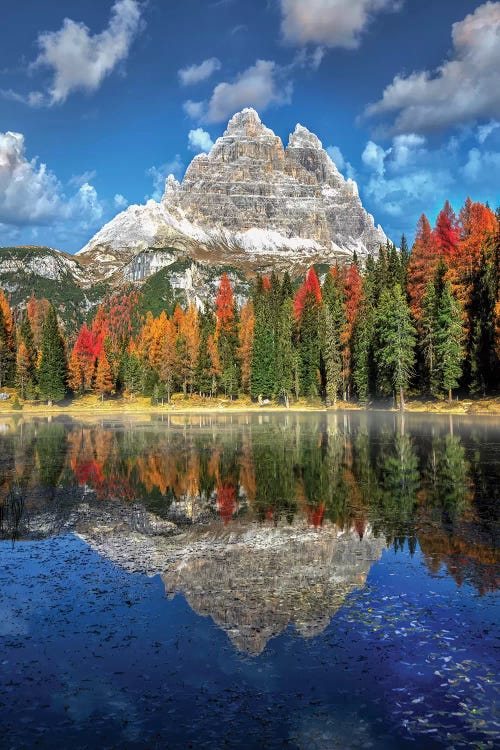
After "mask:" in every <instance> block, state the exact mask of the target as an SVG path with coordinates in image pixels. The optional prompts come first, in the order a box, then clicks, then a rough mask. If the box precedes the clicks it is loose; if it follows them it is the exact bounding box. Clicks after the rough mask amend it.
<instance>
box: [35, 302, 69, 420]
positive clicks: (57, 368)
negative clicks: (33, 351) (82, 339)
mask: <svg viewBox="0 0 500 750" xmlns="http://www.w3.org/2000/svg"><path fill="white" fill-rule="evenodd" d="M40 351H41V357H40V367H39V371H38V384H39V389H40V396H41V397H42V398H43V399H46V400H47V401H48V404H49V406H51V405H52V402H53V401H61V399H63V398H64V395H65V393H66V355H65V351H64V342H63V338H62V336H61V332H60V330H59V325H58V323H57V316H56V311H55V309H54V307H53V305H50V306H49V308H48V310H47V315H46V317H45V321H44V324H43V327H42V338H41V349H40Z"/></svg>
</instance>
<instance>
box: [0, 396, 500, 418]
mask: <svg viewBox="0 0 500 750" xmlns="http://www.w3.org/2000/svg"><path fill="white" fill-rule="evenodd" d="M7 390H8V389H7ZM10 394H11V397H10V399H9V400H8V401H2V402H0V414H9V415H11V416H12V415H14V414H16V413H18V414H32V415H35V416H36V415H38V416H44V415H47V414H69V415H79V414H81V415H93V416H96V415H99V414H145V413H150V414H165V413H171V412H174V413H196V412H213V413H220V412H245V411H256V412H262V411H272V412H284V411H307V412H314V411H322V412H324V411H334V410H337V411H343V410H363V409H364V407H362V406H360V405H359V404H356V403H347V402H344V401H339V402H338V403H337V405H336V407H329V409H328V410H326V409H325V406H324V403H323V402H322V401H321V400H320V399H317V400H307V399H299V400H298V401H294V402H293V403H291V404H290V408H289V409H288V410H287V409H286V407H285V406H281V405H279V404H276V403H274V402H272V401H271V402H270V403H268V404H263V405H260V404H258V403H254V402H253V401H252V400H251V399H250V398H248V397H246V396H243V397H240V398H238V399H236V400H234V401H231V400H230V399H225V398H222V397H221V398H214V399H207V398H200V397H199V396H192V397H190V398H184V396H183V395H182V394H176V395H175V396H173V397H172V399H171V401H170V403H169V404H167V403H165V404H161V403H159V404H158V405H151V399H149V398H145V397H142V396H136V397H133V398H130V397H128V398H126V397H121V396H120V397H118V396H117V397H110V398H107V399H105V400H104V401H101V400H100V399H99V398H98V397H97V396H95V395H94V394H87V395H85V396H79V397H77V398H73V399H67V400H65V401H63V402H60V403H57V404H54V405H52V406H50V407H49V406H48V405H47V404H46V403H42V402H28V401H26V402H22V401H21V402H20V408H18V409H15V408H13V403H14V401H15V391H10ZM369 408H370V409H374V410H383V411H397V409H396V408H395V407H394V405H393V404H392V402H390V401H386V402H374V403H371V404H370V405H369ZM406 411H407V412H410V413H419V412H422V413H430V414H477V415H486V416H487V415H490V416H495V415H499V416H500V397H497V398H481V399H463V400H454V401H453V402H452V403H451V404H449V403H448V402H447V401H436V400H427V401H424V400H418V399H414V400H412V399H410V400H408V401H407V403H406Z"/></svg>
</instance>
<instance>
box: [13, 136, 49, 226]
mask: <svg viewBox="0 0 500 750" xmlns="http://www.w3.org/2000/svg"><path fill="white" fill-rule="evenodd" d="M61 206H62V198H61V186H60V184H59V182H58V180H57V178H56V177H55V175H54V174H53V173H52V172H50V171H49V170H48V169H47V166H46V165H45V164H38V162H37V160H36V159H32V160H28V159H27V158H26V153H25V143H24V136H23V135H22V134H21V133H11V132H7V133H0V222H2V223H4V224H14V225H26V224H45V223H47V222H50V221H51V220H53V219H54V218H55V217H57V216H59V215H60V212H61Z"/></svg>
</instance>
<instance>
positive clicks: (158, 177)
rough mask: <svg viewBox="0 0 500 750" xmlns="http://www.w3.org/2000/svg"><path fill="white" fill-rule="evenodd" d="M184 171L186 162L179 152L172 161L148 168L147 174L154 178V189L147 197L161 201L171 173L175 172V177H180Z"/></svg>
mask: <svg viewBox="0 0 500 750" xmlns="http://www.w3.org/2000/svg"><path fill="white" fill-rule="evenodd" d="M183 171H184V162H183V161H182V159H181V157H180V155H179V154H176V155H175V157H174V158H173V159H172V161H169V162H166V163H165V164H160V166H158V167H156V166H153V167H150V168H149V169H148V170H146V174H147V175H148V176H149V177H151V178H152V180H153V186H154V191H153V193H152V194H151V195H146V196H145V198H146V200H148V199H149V198H153V200H155V201H159V200H160V199H161V197H162V195H163V193H164V191H165V180H166V179H167V177H168V175H169V174H173V175H174V177H176V178H177V179H180V177H182V173H183Z"/></svg>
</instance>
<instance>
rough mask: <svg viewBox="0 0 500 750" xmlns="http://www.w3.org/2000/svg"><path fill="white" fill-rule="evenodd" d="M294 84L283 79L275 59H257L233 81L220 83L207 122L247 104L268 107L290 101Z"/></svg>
mask: <svg viewBox="0 0 500 750" xmlns="http://www.w3.org/2000/svg"><path fill="white" fill-rule="evenodd" d="M291 94H292V84H291V82H290V81H286V80H283V71H282V69H281V68H280V67H279V66H278V65H276V63H275V62H273V61H272V60H257V61H256V63H255V65H252V66H251V67H250V68H247V69H246V70H244V71H243V73H240V75H239V76H237V78H236V80H235V81H234V82H233V83H226V82H224V83H219V84H218V86H216V87H215V89H214V91H213V93H212V96H211V98H210V101H209V102H208V104H207V105H206V111H205V114H204V116H203V119H204V120H205V121H206V122H223V121H225V120H227V119H228V118H229V117H231V115H233V114H234V113H235V112H237V111H238V110H240V109H243V108H244V107H255V108H256V109H257V110H259V111H261V112H262V111H263V110H265V109H266V108H267V107H269V106H270V105H272V104H288V103H289V102H290V98H291Z"/></svg>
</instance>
